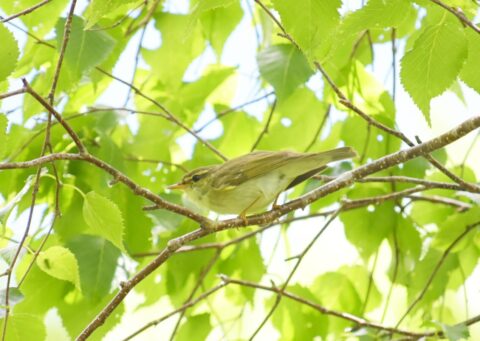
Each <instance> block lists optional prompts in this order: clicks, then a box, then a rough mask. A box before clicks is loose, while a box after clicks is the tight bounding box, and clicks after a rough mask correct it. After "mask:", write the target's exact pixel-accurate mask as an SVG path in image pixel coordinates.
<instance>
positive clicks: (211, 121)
mask: <svg viewBox="0 0 480 341" xmlns="http://www.w3.org/2000/svg"><path fill="white" fill-rule="evenodd" d="M274 94H275V92H273V91H272V92H269V93H267V94H265V95H263V96H261V97H257V98H255V99H252V100H251V101H248V102H245V103H242V104H239V105H237V106H235V107H233V108H230V109H227V110H224V111H221V112H219V113H218V114H217V115H216V116H215V117H214V118H212V119H211V120H210V121H208V122H207V123H205V124H204V125H203V126H201V127H200V128H198V129H195V132H196V133H199V132H201V131H202V130H204V129H205V128H206V127H208V126H209V125H210V124H212V123H213V122H215V121H216V120H219V119H221V118H223V117H224V116H225V115H228V114H230V113H232V112H235V111H237V110H239V109H242V108H243V107H246V106H248V105H250V104H254V103H257V102H260V101H261V100H263V99H265V98H267V97H270V96H271V95H274Z"/></svg>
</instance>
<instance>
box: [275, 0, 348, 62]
mask: <svg viewBox="0 0 480 341" xmlns="http://www.w3.org/2000/svg"><path fill="white" fill-rule="evenodd" d="M273 5H274V7H275V9H276V10H277V11H278V13H280V18H281V19H282V24H283V26H284V27H285V29H286V31H287V32H288V33H289V34H290V35H291V36H292V37H293V38H294V39H295V41H296V42H297V44H298V45H300V47H301V48H302V50H303V52H304V53H305V55H306V56H307V58H308V59H309V61H312V59H313V58H314V55H315V52H316V50H317V49H318V48H319V46H320V44H321V43H322V42H323V41H324V40H326V37H328V36H329V35H330V34H331V33H332V31H333V30H334V29H335V28H336V26H337V25H338V23H339V21H340V14H339V12H338V9H339V8H340V6H341V1H340V0H329V1H318V0H308V1H302V5H301V6H299V5H298V3H297V2H295V1H285V0H274V1H273Z"/></svg>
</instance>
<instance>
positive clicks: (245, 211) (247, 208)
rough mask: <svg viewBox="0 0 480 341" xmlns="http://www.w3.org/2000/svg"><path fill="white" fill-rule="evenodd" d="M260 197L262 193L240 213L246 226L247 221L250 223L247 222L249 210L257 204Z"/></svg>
mask: <svg viewBox="0 0 480 341" xmlns="http://www.w3.org/2000/svg"><path fill="white" fill-rule="evenodd" d="M258 199H260V195H259V196H258V197H257V198H256V199H255V200H253V201H252V203H251V204H250V205H248V206H247V207H246V208H245V209H243V211H242V212H240V214H239V215H238V217H239V218H240V219H242V220H243V223H244V224H245V226H246V225H247V223H248V222H247V211H248V210H249V209H250V208H251V207H252V206H253V205H255V203H256V202H257V201H258Z"/></svg>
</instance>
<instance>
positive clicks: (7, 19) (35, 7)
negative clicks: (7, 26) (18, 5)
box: [0, 0, 52, 23]
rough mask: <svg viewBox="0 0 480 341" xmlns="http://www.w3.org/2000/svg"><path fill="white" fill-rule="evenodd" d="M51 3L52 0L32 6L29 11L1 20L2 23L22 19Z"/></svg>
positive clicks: (45, 0)
mask: <svg viewBox="0 0 480 341" xmlns="http://www.w3.org/2000/svg"><path fill="white" fill-rule="evenodd" d="M50 1H52V0H43V1H42V2H39V3H38V4H36V5H34V6H32V7H29V8H27V9H24V10H23V11H21V12H18V13H16V14H13V15H11V16H9V17H7V18H5V19H2V20H0V22H2V23H6V22H9V21H10V20H13V19H15V18H18V17H21V16H22V15H25V14H28V13H31V12H33V11H35V10H36V9H38V8H40V7H42V6H43V5H46V4H48V3H49V2H50Z"/></svg>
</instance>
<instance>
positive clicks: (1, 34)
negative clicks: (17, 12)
mask: <svg viewBox="0 0 480 341" xmlns="http://www.w3.org/2000/svg"><path fill="white" fill-rule="evenodd" d="M0 41H1V42H2V43H1V48H0V60H1V61H2V62H1V63H0V82H2V81H3V80H5V79H7V77H8V76H9V75H10V74H11V73H12V72H13V70H15V66H16V65H17V59H18V56H19V54H20V52H19V50H18V45H17V41H16V40H15V38H14V37H13V34H12V33H11V32H10V31H9V30H7V29H6V28H5V26H3V24H0Z"/></svg>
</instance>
